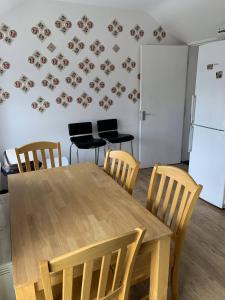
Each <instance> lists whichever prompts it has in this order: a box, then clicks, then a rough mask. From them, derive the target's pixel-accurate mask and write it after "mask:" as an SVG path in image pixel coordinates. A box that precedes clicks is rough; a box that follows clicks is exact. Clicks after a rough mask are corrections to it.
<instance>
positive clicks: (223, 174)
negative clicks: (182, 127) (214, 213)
mask: <svg viewBox="0 0 225 300" xmlns="http://www.w3.org/2000/svg"><path fill="white" fill-rule="evenodd" d="M193 127H194V132H193V141H192V149H191V150H192V151H191V153H190V163H189V173H190V174H191V176H192V177H193V178H194V179H195V180H196V182H197V183H199V184H202V185H203V190H202V193H201V197H202V198H203V199H204V200H206V201H207V202H209V203H211V204H213V205H216V206H218V207H220V208H222V207H223V203H224V188H225V155H224V153H225V132H223V131H218V130H212V129H208V128H204V127H199V126H193Z"/></svg>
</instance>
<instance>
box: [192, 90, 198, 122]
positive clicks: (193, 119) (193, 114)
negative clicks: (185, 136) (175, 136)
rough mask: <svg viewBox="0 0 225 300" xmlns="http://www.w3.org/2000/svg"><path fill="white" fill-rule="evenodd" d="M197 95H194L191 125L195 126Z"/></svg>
mask: <svg viewBox="0 0 225 300" xmlns="http://www.w3.org/2000/svg"><path fill="white" fill-rule="evenodd" d="M196 99H197V97H196V95H192V100H191V124H194V122H195V108H196Z"/></svg>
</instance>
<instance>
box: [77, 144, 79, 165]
mask: <svg viewBox="0 0 225 300" xmlns="http://www.w3.org/2000/svg"><path fill="white" fill-rule="evenodd" d="M77 163H78V164H79V153H78V148H77Z"/></svg>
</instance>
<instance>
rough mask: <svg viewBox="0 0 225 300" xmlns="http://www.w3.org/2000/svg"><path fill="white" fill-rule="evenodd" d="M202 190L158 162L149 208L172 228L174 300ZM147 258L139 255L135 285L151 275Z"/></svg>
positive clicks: (181, 172) (148, 203) (176, 295)
mask: <svg viewBox="0 0 225 300" xmlns="http://www.w3.org/2000/svg"><path fill="white" fill-rule="evenodd" d="M201 190H202V186H201V185H198V184H197V183H196V182H195V181H194V180H193V179H192V177H191V176H190V175H189V174H188V173H186V172H185V171H183V170H181V169H179V168H176V167H172V166H159V165H156V166H155V167H154V168H153V172H152V176H151V180H150V186H149V190H148V201H147V209H148V210H149V211H150V212H151V213H152V214H154V215H155V216H156V217H157V218H159V219H160V220H161V221H162V222H163V223H164V224H166V225H167V226H168V227H170V228H171V230H172V231H173V236H172V245H171V250H172V251H171V252H172V254H171V263H170V267H171V283H172V299H173V300H178V299H179V267H180V258H181V250H182V246H183V243H184V238H185V233H186V230H187V227H188V223H189V220H190V218H191V216H192V213H193V209H194V207H195V205H196V201H197V200H198V198H199V195H200V193H201ZM148 260H149V255H148V256H143V257H141V256H140V261H138V262H137V264H136V266H135V269H134V276H133V279H132V284H133V285H135V284H137V283H139V282H141V281H143V280H145V279H147V278H148V277H149V264H150V262H149V264H148ZM140 266H141V267H140ZM143 266H144V267H143Z"/></svg>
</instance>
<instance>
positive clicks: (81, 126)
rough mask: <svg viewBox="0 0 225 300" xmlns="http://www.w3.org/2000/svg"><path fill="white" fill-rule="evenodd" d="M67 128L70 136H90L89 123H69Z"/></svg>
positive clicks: (90, 125)
mask: <svg viewBox="0 0 225 300" xmlns="http://www.w3.org/2000/svg"><path fill="white" fill-rule="evenodd" d="M68 128H69V135H70V136H76V135H83V134H92V123H91V122H82V123H71V124H69V125H68Z"/></svg>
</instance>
